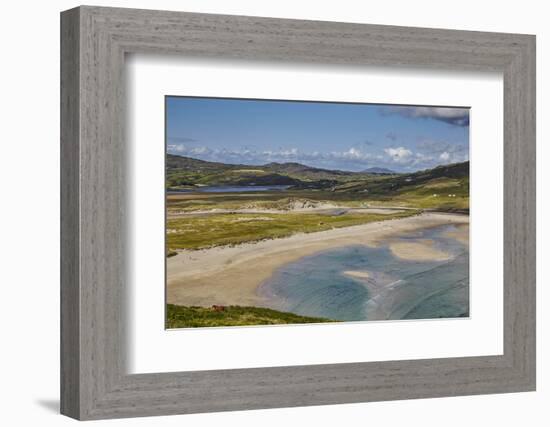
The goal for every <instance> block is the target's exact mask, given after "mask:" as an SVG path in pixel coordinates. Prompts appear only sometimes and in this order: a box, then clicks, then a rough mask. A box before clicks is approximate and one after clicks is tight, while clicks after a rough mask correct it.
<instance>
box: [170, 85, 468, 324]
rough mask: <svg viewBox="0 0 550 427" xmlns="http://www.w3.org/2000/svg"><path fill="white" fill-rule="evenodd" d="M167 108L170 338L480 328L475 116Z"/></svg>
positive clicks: (414, 109)
mask: <svg viewBox="0 0 550 427" xmlns="http://www.w3.org/2000/svg"><path fill="white" fill-rule="evenodd" d="M165 108H166V111H165V114H166V174H165V176H166V183H165V184H166V186H165V191H166V227H165V230H166V283H165V286H166V328H168V329H174V328H200V327H237V326H255V325H282V324H320V323H327V322H367V321H380V320H405V319H408V320H411V319H434V318H448V319H452V318H462V317H469V314H470V300H469V295H470V289H469V287H470V280H469V186H470V182H469V170H470V168H469V158H468V153H469V109H468V108H457V107H430V106H389V105H378V104H357V103H354V104H348V103H331V102H311V101H308V102H302V101H280V100H257V99H254V100H249V99H233V98H232V99H226V98H202V97H185V96H167V97H166V102H165Z"/></svg>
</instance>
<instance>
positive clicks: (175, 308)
mask: <svg viewBox="0 0 550 427" xmlns="http://www.w3.org/2000/svg"><path fill="white" fill-rule="evenodd" d="M327 322H336V320H331V319H324V318H321V317H307V316H299V315H297V314H293V313H285V312H282V311H276V310H271V309H269V308H262V307H241V306H225V307H217V306H213V307H187V306H181V305H174V304H167V305H166V328H167V329H174V328H201V327H214V326H251V325H280V324H291V323H327Z"/></svg>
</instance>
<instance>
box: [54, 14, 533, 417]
mask: <svg viewBox="0 0 550 427" xmlns="http://www.w3.org/2000/svg"><path fill="white" fill-rule="evenodd" d="M61 40H62V67H61V82H62V97H61V120H62V138H61V153H62V154H61V155H62V218H61V225H62V266H61V267H62V283H61V294H62V304H61V315H62V322H61V341H62V344H61V345H62V347H61V350H62V351H61V353H62V360H61V370H62V375H61V402H62V405H61V406H62V413H64V414H66V415H68V416H71V417H73V418H77V419H101V418H116V417H132V416H149V415H165V414H183V413H194V412H212V411H227V410H243V409H257V408H273V407H284V406H303V405H320V404H336V403H348V402H363V401H379V400H391V399H410V398H422V397H435V396H454V395H466V394H481V393H502V392H515V391H528V390H534V388H535V269H534V266H535V181H534V179H535V169H534V167H535V119H534V117H535V115H534V111H535V38H534V36H530V35H518V34H496V33H483V32H465V31H453V30H436V29H422V28H405V27H391V26H373V25H359V24H346V23H333V22H315V21H297V20H281V19H270V18H256V17H241V16H222V15H208V14H195V13H182V12H163V11H145V10H133V9H113V8H102V7H88V6H83V7H79V8H76V9H72V10H69V11H66V12H63V13H62V16H61Z"/></svg>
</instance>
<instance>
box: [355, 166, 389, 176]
mask: <svg viewBox="0 0 550 427" xmlns="http://www.w3.org/2000/svg"><path fill="white" fill-rule="evenodd" d="M363 172H366V173H378V174H388V175H395V174H396V173H397V172H395V171H392V170H390V169H386V168H376V167H374V168H368V169H365V170H364V171H363Z"/></svg>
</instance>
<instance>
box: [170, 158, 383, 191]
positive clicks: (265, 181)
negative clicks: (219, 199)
mask: <svg viewBox="0 0 550 427" xmlns="http://www.w3.org/2000/svg"><path fill="white" fill-rule="evenodd" d="M374 176H377V174H372V173H363V172H347V171H338V170H326V169H319V168H313V167H309V166H304V165H301V164H299V163H268V164H266V165H261V166H250V165H232V164H226V163H217V162H206V161H204V160H198V159H193V158H190V157H182V156H175V155H172V154H168V155H167V156H166V187H167V188H169V189H172V190H177V189H184V188H193V187H195V186H200V185H212V186H220V185H293V186H296V188H311V187H314V188H329V187H331V186H333V185H336V184H338V183H339V182H345V181H347V180H353V179H370V178H372V177H374Z"/></svg>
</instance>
